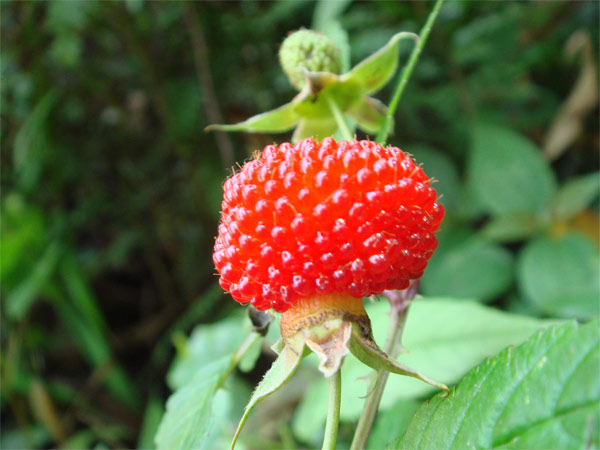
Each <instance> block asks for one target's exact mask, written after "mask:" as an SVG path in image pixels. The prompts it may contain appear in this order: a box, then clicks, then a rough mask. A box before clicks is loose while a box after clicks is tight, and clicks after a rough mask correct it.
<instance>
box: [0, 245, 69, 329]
mask: <svg viewBox="0 0 600 450" xmlns="http://www.w3.org/2000/svg"><path fill="white" fill-rule="evenodd" d="M63 252H64V248H63V246H62V245H61V244H60V243H59V242H53V243H51V244H50V245H49V246H48V248H47V249H46V251H45V252H44V254H43V255H42V257H41V258H40V260H39V261H38V263H37V264H36V265H35V267H34V268H33V270H32V272H31V273H30V274H29V276H28V277H27V278H25V280H24V281H23V282H22V283H21V284H19V285H18V286H17V287H16V288H15V289H14V290H13V291H12V292H10V293H9V294H8V297H7V298H6V313H7V315H8V317H10V318H11V319H15V320H18V319H21V318H23V317H24V316H25V314H27V311H29V308H30V307H31V305H32V304H33V302H34V301H35V300H36V299H37V297H38V294H39V293H40V291H41V290H42V289H43V288H44V284H45V283H46V282H47V281H48V280H49V279H50V277H51V276H52V274H53V273H54V269H55V268H56V265H57V264H58V262H59V260H60V257H61V255H62V254H63Z"/></svg>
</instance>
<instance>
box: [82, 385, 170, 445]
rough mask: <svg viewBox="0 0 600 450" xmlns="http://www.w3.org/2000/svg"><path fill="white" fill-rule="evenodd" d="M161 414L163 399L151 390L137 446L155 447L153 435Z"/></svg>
mask: <svg viewBox="0 0 600 450" xmlns="http://www.w3.org/2000/svg"><path fill="white" fill-rule="evenodd" d="M163 414H164V408H163V400H162V399H161V397H160V396H159V395H158V394H157V393H156V392H151V393H150V395H149V396H148V402H147V403H146V408H145V410H144V418H143V419H142V428H141V430H140V435H139V437H138V442H137V448H142V449H153V448H155V446H154V435H155V434H156V431H157V430H158V426H159V425H160V421H161V419H162V416H163ZM80 448H83V447H80Z"/></svg>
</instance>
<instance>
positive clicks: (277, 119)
mask: <svg viewBox="0 0 600 450" xmlns="http://www.w3.org/2000/svg"><path fill="white" fill-rule="evenodd" d="M299 120H300V117H299V116H298V114H297V113H296V104H294V103H286V104H285V105H283V106H280V107H279V108H276V109H273V110H271V111H267V112H265V113H262V114H257V115H256V116H252V117H250V118H249V119H247V120H244V121H243V122H239V123H236V124H232V125H209V126H207V127H206V128H205V129H204V131H213V130H222V131H246V132H248V133H282V132H284V131H288V130H291V129H292V128H294V126H296V124H297V123H298V121H299Z"/></svg>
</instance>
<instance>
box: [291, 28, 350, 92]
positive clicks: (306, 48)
mask: <svg viewBox="0 0 600 450" xmlns="http://www.w3.org/2000/svg"><path fill="white" fill-rule="evenodd" d="M279 62H280V63H281V67H282V68H283V71H284V72H285V73H286V75H287V77H288V79H289V80H290V83H291V84H292V86H294V87H295V88H296V89H298V90H301V89H302V88H303V87H304V85H305V84H306V79H305V76H304V70H308V71H310V72H330V73H335V74H339V73H340V72H341V69H342V62H341V56H340V49H339V48H338V47H337V46H336V45H335V43H334V42H333V41H332V40H331V39H329V38H328V37H327V36H325V35H324V34H322V33H317V32H316V31H312V30H299V31H296V32H294V33H292V34H290V35H289V36H288V37H287V38H286V39H285V40H284V41H283V43H282V44H281V49H280V50H279Z"/></svg>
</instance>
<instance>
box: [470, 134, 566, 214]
mask: <svg viewBox="0 0 600 450" xmlns="http://www.w3.org/2000/svg"><path fill="white" fill-rule="evenodd" d="M469 180H470V183H471V184H472V186H473V191H474V193H475V195H476V196H477V198H478V200H479V201H480V202H481V203H482V204H483V205H484V206H485V208H486V210H487V211H488V212H489V213H491V214H493V215H498V214H505V213H512V212H524V211H532V212H538V211H540V210H542V209H543V208H544V207H546V206H547V205H548V204H549V202H550V199H551V198H552V196H553V194H554V192H555V190H556V180H555V178H554V175H553V173H552V171H551V169H550V166H549V165H548V164H547V163H546V161H545V160H544V159H543V157H542V154H541V152H540V150H539V149H538V148H537V147H536V146H535V145H534V144H532V143H531V142H530V141H529V140H528V139H526V138H524V137H523V136H521V135H519V134H518V133H515V132H514V131H511V130H508V129H505V128H501V127H497V126H491V125H483V124H477V125H475V126H474V127H473V134H472V142H471V153H470V163H469Z"/></svg>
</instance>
